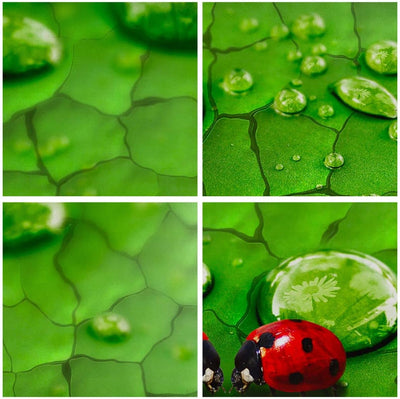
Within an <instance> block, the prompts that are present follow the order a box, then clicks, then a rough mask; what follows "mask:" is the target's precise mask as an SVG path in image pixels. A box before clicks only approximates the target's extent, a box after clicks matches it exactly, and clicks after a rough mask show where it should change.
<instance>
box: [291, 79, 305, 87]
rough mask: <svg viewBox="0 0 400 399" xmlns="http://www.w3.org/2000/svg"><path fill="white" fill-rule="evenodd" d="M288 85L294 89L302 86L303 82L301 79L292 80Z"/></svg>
mask: <svg viewBox="0 0 400 399" xmlns="http://www.w3.org/2000/svg"><path fill="white" fill-rule="evenodd" d="M290 84H291V85H292V86H294V87H300V86H303V81H302V80H301V79H292V80H291V82H290Z"/></svg>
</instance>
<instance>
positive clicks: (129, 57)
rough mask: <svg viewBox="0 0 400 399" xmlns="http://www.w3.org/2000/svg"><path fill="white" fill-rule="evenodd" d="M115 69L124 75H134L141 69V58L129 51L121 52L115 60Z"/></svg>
mask: <svg viewBox="0 0 400 399" xmlns="http://www.w3.org/2000/svg"><path fill="white" fill-rule="evenodd" d="M114 67H115V69H116V70H117V71H119V72H123V73H132V72H135V71H139V70H140V68H141V60H140V56H139V55H138V54H135V53H131V52H128V51H125V52H120V53H118V54H117V55H116V57H115V59H114Z"/></svg>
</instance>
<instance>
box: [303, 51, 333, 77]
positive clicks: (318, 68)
mask: <svg viewBox="0 0 400 399" xmlns="http://www.w3.org/2000/svg"><path fill="white" fill-rule="evenodd" d="M327 69H328V65H327V63H326V61H325V59H324V58H322V57H320V56H319V55H310V56H308V57H306V58H304V60H303V61H302V63H301V65H300V70H301V72H303V73H304V74H305V75H307V76H315V75H321V74H322V73H324V72H325V71H326V70H327Z"/></svg>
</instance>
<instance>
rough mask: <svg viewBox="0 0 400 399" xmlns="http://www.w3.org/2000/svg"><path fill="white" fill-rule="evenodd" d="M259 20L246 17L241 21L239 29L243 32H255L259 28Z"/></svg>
mask: <svg viewBox="0 0 400 399" xmlns="http://www.w3.org/2000/svg"><path fill="white" fill-rule="evenodd" d="M258 26H259V22H258V19H257V18H244V19H242V20H241V21H240V25H239V29H240V30H241V31H242V32H243V33H253V32H255V31H256V30H257V29H258Z"/></svg>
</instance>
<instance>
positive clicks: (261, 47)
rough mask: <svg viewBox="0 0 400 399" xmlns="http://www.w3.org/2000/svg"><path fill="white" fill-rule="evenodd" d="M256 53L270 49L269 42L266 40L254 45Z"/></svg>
mask: <svg viewBox="0 0 400 399" xmlns="http://www.w3.org/2000/svg"><path fill="white" fill-rule="evenodd" d="M254 48H255V50H256V51H264V50H266V49H267V48H268V42H267V41H266V40H261V41H260V42H257V43H256V44H255V45H254Z"/></svg>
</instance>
